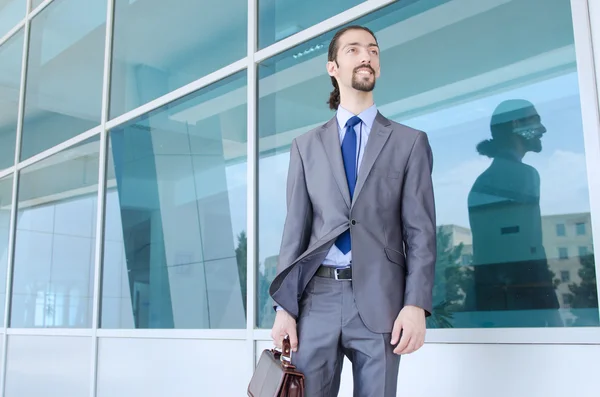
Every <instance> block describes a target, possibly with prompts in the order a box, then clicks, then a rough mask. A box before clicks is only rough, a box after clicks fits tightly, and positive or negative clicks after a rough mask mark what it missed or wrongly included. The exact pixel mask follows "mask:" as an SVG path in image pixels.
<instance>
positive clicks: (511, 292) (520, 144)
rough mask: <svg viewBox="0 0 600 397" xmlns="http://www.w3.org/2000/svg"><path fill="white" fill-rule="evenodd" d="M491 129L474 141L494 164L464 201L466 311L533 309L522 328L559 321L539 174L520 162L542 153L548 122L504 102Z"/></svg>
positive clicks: (529, 108) (523, 104)
mask: <svg viewBox="0 0 600 397" xmlns="http://www.w3.org/2000/svg"><path fill="white" fill-rule="evenodd" d="M490 128H491V133H492V139H487V140H484V141H482V142H480V143H479V144H478V145H477V151H478V152H479V154H481V155H483V156H487V157H489V158H491V159H492V163H491V164H490V166H489V167H488V168H487V169H486V170H485V171H484V172H483V173H482V174H481V175H479V176H478V177H477V179H476V180H475V183H474V184H473V187H472V188H471V191H470V193H469V198H468V205H469V223H470V226H471V234H472V235H473V262H472V265H473V268H472V271H473V274H472V277H473V280H472V282H473V288H472V290H471V291H469V292H470V293H468V294H467V295H466V301H465V310H468V311H506V310H523V311H524V310H529V311H531V310H535V312H534V313H531V315H529V316H527V317H526V318H523V319H522V321H521V323H520V325H521V326H529V327H543V326H553V327H557V326H562V325H563V322H562V319H561V317H560V315H559V312H558V308H559V302H558V298H557V296H556V292H555V290H554V280H553V277H554V276H555V275H554V274H553V273H552V272H551V271H550V269H549V268H548V261H547V257H546V250H545V249H544V243H543V232H542V217H541V213H540V175H539V173H538V171H537V170H536V169H535V168H534V167H532V166H530V165H528V164H525V163H523V157H525V155H527V153H530V152H531V153H540V152H541V151H542V137H543V136H544V134H545V133H546V127H544V125H543V124H542V122H541V120H540V116H539V114H538V112H537V110H536V109H535V106H534V105H533V104H532V103H530V102H529V101H525V100H506V101H503V102H502V103H500V105H498V107H497V108H496V109H495V111H494V114H493V115H492V117H491V126H490ZM524 321H527V322H524Z"/></svg>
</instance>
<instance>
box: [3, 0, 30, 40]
mask: <svg viewBox="0 0 600 397" xmlns="http://www.w3.org/2000/svg"><path fill="white" fill-rule="evenodd" d="M26 8H27V1H26V0H0V38H2V37H3V36H4V35H5V34H7V33H8V32H10V30H11V29H12V28H14V27H15V26H16V25H17V24H18V23H19V22H21V20H22V19H23V18H25V11H26Z"/></svg>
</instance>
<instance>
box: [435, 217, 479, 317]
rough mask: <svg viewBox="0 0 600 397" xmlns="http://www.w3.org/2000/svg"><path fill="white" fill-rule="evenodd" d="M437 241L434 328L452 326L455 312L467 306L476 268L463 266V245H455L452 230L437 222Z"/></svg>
mask: <svg viewBox="0 0 600 397" xmlns="http://www.w3.org/2000/svg"><path fill="white" fill-rule="evenodd" d="M436 245H437V257H436V265H435V278H434V285H433V312H432V315H431V316H430V317H428V318H427V322H428V326H429V327H432V328H452V320H453V313H454V312H456V311H460V310H462V309H463V308H464V303H463V301H464V296H465V293H466V291H468V290H469V288H470V285H471V283H472V279H473V277H472V272H473V271H472V269H471V267H470V266H461V264H460V260H461V257H462V252H463V249H464V245H463V243H460V244H458V245H456V246H454V245H452V231H451V230H450V229H449V228H448V227H447V226H438V228H437V233H436Z"/></svg>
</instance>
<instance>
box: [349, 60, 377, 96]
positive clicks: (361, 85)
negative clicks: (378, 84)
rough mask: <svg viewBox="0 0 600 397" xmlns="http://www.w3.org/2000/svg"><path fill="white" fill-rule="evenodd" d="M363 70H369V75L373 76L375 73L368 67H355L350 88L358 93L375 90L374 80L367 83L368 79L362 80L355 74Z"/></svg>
mask: <svg viewBox="0 0 600 397" xmlns="http://www.w3.org/2000/svg"><path fill="white" fill-rule="evenodd" d="M365 68H366V69H369V70H370V71H371V73H373V75H375V71H374V70H373V68H371V67H370V66H366V67H365V66H359V67H357V68H356V69H354V74H353V75H352V88H354V89H355V90H358V91H363V92H371V91H373V89H374V88H375V79H373V81H369V79H367V80H363V79H362V77H361V76H360V75H358V73H357V72H358V71H359V70H360V69H365Z"/></svg>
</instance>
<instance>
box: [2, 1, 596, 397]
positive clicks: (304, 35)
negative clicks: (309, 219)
mask: <svg viewBox="0 0 600 397" xmlns="http://www.w3.org/2000/svg"><path fill="white" fill-rule="evenodd" d="M26 1H27V10H28V12H27V14H26V16H25V17H24V18H23V20H21V21H20V22H19V23H18V24H17V25H16V26H15V27H14V28H13V29H11V30H10V31H9V32H8V33H7V34H5V35H4V36H3V37H2V38H0V45H2V44H3V43H4V42H6V41H7V40H9V39H10V38H11V37H12V36H13V35H14V34H16V33H17V32H18V31H20V29H22V28H23V29H24V33H25V37H24V42H23V54H22V61H23V64H22V74H21V92H20V94H19V113H18V124H17V140H16V148H15V162H14V165H13V166H11V167H10V168H8V169H5V170H2V171H0V177H5V176H8V175H11V174H12V175H13V181H12V182H13V192H12V200H13V207H12V209H11V218H10V233H9V246H8V266H7V274H6V277H7V281H6V287H7V288H6V300H5V315H4V320H5V324H4V326H3V327H2V328H0V338H1V340H2V346H3V351H2V356H1V361H0V363H1V364H2V368H1V369H0V395H4V390H5V384H6V374H7V370H6V367H7V356H8V348H9V344H8V336H9V335H29V336H42V335H44V336H82V337H90V349H91V360H92V366H91V372H92V374H91V382H90V383H91V384H90V396H91V397H93V396H95V395H96V389H97V373H98V368H97V367H98V355H99V348H98V344H99V340H100V338H160V339H164V338H168V339H201V340H207V341H208V340H245V341H246V346H247V350H246V353H245V354H246V355H247V356H246V357H245V359H247V360H248V361H247V362H246V363H247V365H246V366H245V370H247V371H248V374H250V373H251V372H252V370H253V368H254V363H255V360H256V353H257V352H256V344H257V342H261V341H269V340H270V330H268V329H257V328H256V313H257V311H256V309H257V308H256V290H257V288H256V287H257V286H256V281H257V277H256V275H257V271H256V265H257V263H258V260H257V257H258V252H257V248H258V232H259V231H258V158H259V156H258V141H257V139H258V138H257V105H258V104H257V98H258V92H257V87H258V76H257V66H258V64H259V63H260V62H262V61H264V60H266V59H268V58H270V57H272V56H274V55H276V54H279V53H281V52H283V51H286V50H288V49H291V48H293V47H295V46H297V45H299V44H301V43H303V42H305V41H307V40H310V39H312V38H314V37H317V36H319V35H321V34H323V33H326V32H328V31H330V30H332V29H335V28H336V27H339V26H341V25H344V24H346V23H349V22H351V21H353V20H355V19H357V18H360V17H362V16H364V15H367V14H369V13H371V12H373V11H376V10H378V9H380V8H382V7H385V6H387V5H389V4H391V3H393V2H394V1H395V0H368V1H364V2H363V3H361V4H359V5H357V6H355V7H353V8H351V9H348V10H346V11H344V12H342V13H339V14H337V15H335V16H333V17H331V18H328V19H326V20H324V21H322V22H320V23H318V24H316V25H314V26H311V27H309V28H307V29H305V30H303V31H301V32H299V33H297V34H294V35H292V36H290V37H288V38H285V39H283V40H281V41H278V42H276V43H274V44H272V45H270V46H268V47H266V48H264V49H261V50H258V49H257V36H258V2H259V1H260V0H248V20H247V33H248V34H247V55H246V57H245V58H243V59H240V60H238V61H235V62H233V63H231V64H229V65H227V66H225V67H223V68H221V69H219V70H216V71H214V72H212V73H210V74H208V75H206V76H203V77H201V78H199V79H197V80H195V81H193V82H191V83H189V84H187V85H185V86H183V87H181V88H179V89H176V90H174V91H172V92H169V93H167V94H165V95H163V96H161V97H159V98H156V99H155V100H153V101H151V102H148V103H146V104H143V105H141V106H139V107H137V108H135V109H133V110H131V111H129V112H127V113H125V114H123V115H121V116H119V117H116V118H114V119H109V100H110V77H111V73H110V72H111V70H110V69H111V60H112V42H113V21H114V8H115V1H116V0H107V20H106V36H105V49H104V76H103V92H102V117H101V124H100V125H99V126H97V127H95V128H92V129H90V130H88V131H86V132H83V133H82V134H79V135H77V136H76V137H73V138H71V139H69V140H67V141H65V142H62V143H61V144H59V145H56V146H54V147H52V148H50V149H48V150H46V151H44V152H42V153H39V154H37V155H35V156H33V157H31V158H29V159H27V160H25V161H22V162H19V153H20V146H21V141H22V138H21V134H22V124H23V117H24V101H25V90H24V88H25V85H26V79H27V76H26V71H27V61H28V48H29V41H30V37H29V36H30V32H29V31H30V25H31V20H32V19H33V18H34V17H35V16H36V15H38V14H39V13H41V12H43V10H44V9H45V8H46V7H47V6H49V5H50V4H51V3H52V2H53V1H54V0H45V1H44V2H43V3H41V4H40V5H39V6H37V7H36V8H35V9H33V10H31V0H26ZM592 3H593V2H592ZM571 10H572V20H573V29H574V34H575V50H576V58H577V72H578V78H579V88H580V102H581V112H582V119H583V134H584V142H585V155H586V165H587V168H588V185H589V195H590V211H591V217H592V230H593V232H594V233H593V235H594V240H593V241H594V246H596V247H600V176H597V175H593V173H592V172H590V171H589V170H592V169H597V168H598V167H599V166H600V107H599V102H600V97H599V92H600V81H599V80H598V79H597V75H598V73H600V55H599V54H600V31H593V26H600V5H599V4H594V5H592V4H590V1H589V0H571ZM592 21H594V23H592ZM599 30H600V29H599ZM594 37H596V42H595V43H594V42H593V41H594V39H593V38H594ZM594 45H595V48H594ZM242 70H246V71H247V133H248V147H247V164H248V167H247V170H248V171H247V220H246V225H247V236H248V257H247V297H246V303H247V305H246V306H247V318H246V327H245V329H240V330H230V329H228V330H214V329H195V330H180V329H173V330H170V329H169V330H166V329H157V330H138V329H131V330H120V329H116V330H115V329H101V328H100V317H101V287H102V260H103V250H104V241H103V237H104V215H105V192H106V181H105V179H106V169H107V160H108V155H107V150H108V131H109V130H110V129H111V128H114V127H116V126H118V125H121V124H123V123H126V122H128V121H130V120H132V119H134V118H136V117H139V116H141V115H143V114H146V113H147V112H149V111H152V110H154V109H157V108H159V107H161V106H163V105H165V104H167V103H170V102H172V101H174V100H177V99H179V98H181V97H184V96H185V95H188V94H190V93H192V92H195V91H197V90H199V89H201V88H203V87H207V86H209V85H210V84H213V83H215V82H217V81H219V80H221V79H223V78H225V77H228V76H230V75H232V74H234V73H236V72H239V71H242ZM591 83H593V84H591ZM96 135H100V153H99V155H100V160H99V161H100V163H99V170H98V176H99V179H98V180H99V184H98V206H97V213H96V241H95V250H96V251H95V257H94V275H95V278H94V291H93V312H92V328H91V329H54V328H52V329H39V328H33V329H29V328H28V329H23V328H10V327H8V324H9V320H10V307H11V292H12V270H13V263H14V247H15V241H14V240H15V233H16V215H17V206H16V204H17V202H18V195H17V193H18V186H19V172H18V171H19V170H21V169H23V168H24V167H27V166H30V165H32V164H34V163H37V162H39V161H41V160H43V159H46V158H48V157H50V156H52V155H53V154H56V153H58V152H60V151H62V150H64V149H66V148H69V147H72V146H74V145H77V144H78V143H80V142H82V141H84V140H86V139H89V138H91V137H93V136H96ZM595 265H596V277H597V281H600V261H599V260H596V263H595ZM598 285H600V283H598ZM598 298H599V301H600V289H599V296H598ZM599 330H600V327H593V328H552V329H551V328H508V329H500V328H490V329H431V330H428V333H427V339H426V342H427V343H432V344H436V343H438V344H492V343H493V344H549V345H550V344H600V332H598V331H599Z"/></svg>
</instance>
